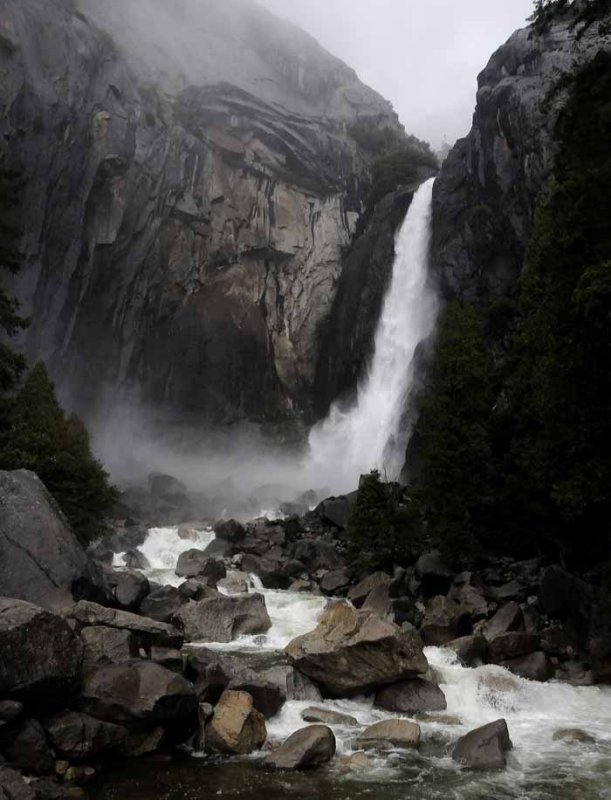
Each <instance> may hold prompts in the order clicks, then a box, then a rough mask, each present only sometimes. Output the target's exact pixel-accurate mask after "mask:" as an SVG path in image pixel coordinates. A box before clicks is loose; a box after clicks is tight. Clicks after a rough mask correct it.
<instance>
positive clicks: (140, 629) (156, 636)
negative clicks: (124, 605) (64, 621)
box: [70, 600, 183, 647]
mask: <svg viewBox="0 0 611 800" xmlns="http://www.w3.org/2000/svg"><path fill="white" fill-rule="evenodd" d="M70 616H71V617H72V618H73V619H75V620H76V621H77V622H78V623H79V624H80V625H83V626H86V627H92V626H96V625H103V626H105V627H109V628H117V629H118V630H127V631H131V632H132V633H133V634H134V635H136V636H137V637H138V638H139V640H140V641H141V642H143V643H146V644H147V645H148V646H153V645H155V646H157V647H181V646H182V642H183V637H182V635H181V633H180V632H179V631H178V630H176V628H174V627H173V626H172V625H168V624H167V623H165V622H159V621H158V620H154V619H148V618H147V617H141V616H139V615H138V614H132V613H131V612H129V611H119V610H117V609H115V608H105V607H104V606H100V605H97V603H91V602H89V601H86V600H81V601H80V602H78V603H77V604H76V605H75V606H74V608H73V609H72V611H71V614H70Z"/></svg>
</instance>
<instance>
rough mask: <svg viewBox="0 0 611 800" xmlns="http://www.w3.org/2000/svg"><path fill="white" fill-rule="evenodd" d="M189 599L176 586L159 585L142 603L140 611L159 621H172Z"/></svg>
mask: <svg viewBox="0 0 611 800" xmlns="http://www.w3.org/2000/svg"><path fill="white" fill-rule="evenodd" d="M186 602H187V599H186V598H185V597H184V596H183V595H181V593H180V592H179V591H178V589H176V588H175V587H174V586H159V587H157V588H156V589H153V591H152V592H151V593H150V594H148V595H147V596H146V597H145V598H144V599H143V601H142V602H141V603H140V608H139V612H140V614H142V615H143V616H145V617H148V618H149V619H156V620H157V621H158V622H170V620H171V619H172V617H173V616H174V614H176V612H177V611H178V610H179V609H180V608H181V607H182V606H184V604H185V603H186Z"/></svg>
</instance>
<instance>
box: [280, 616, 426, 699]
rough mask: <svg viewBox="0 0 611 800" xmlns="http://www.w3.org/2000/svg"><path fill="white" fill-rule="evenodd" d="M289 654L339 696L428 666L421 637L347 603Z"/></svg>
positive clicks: (414, 673) (411, 675)
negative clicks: (405, 631)
mask: <svg viewBox="0 0 611 800" xmlns="http://www.w3.org/2000/svg"><path fill="white" fill-rule="evenodd" d="M286 653H287V655H288V657H289V659H290V661H291V663H292V664H293V666H294V667H295V668H296V669H297V670H299V671H300V672H303V673H304V674H305V675H307V676H308V677H310V678H312V680H314V681H315V682H316V683H317V684H318V685H319V686H321V687H323V689H324V691H325V692H327V693H328V694H329V695H331V696H335V697H344V696H350V695H354V694H362V693H365V692H368V691H371V690H372V689H376V688H377V687H379V686H383V685H385V684H389V683H396V682H397V681H400V680H403V679H408V678H414V677H416V676H417V675H419V674H420V673H422V672H426V669H427V667H428V664H427V661H426V658H425V657H424V653H423V652H422V645H421V642H420V639H419V637H418V636H416V635H413V634H411V635H410V634H407V633H404V632H403V631H402V630H401V628H399V627H398V626H397V625H394V624H393V623H391V622H386V621H384V620H381V619H380V618H379V617H377V616H375V615H374V614H372V613H370V612H368V611H362V610H361V611H358V610H356V609H355V608H353V607H352V606H350V605H346V604H337V605H335V606H333V607H332V608H330V609H329V610H327V611H326V612H325V613H324V614H323V616H322V618H321V620H320V622H319V624H318V627H317V628H316V629H315V630H313V631H312V632H310V633H307V634H305V635H304V636H299V637H298V638H297V639H294V640H293V641H292V642H290V643H289V645H288V646H287V648H286Z"/></svg>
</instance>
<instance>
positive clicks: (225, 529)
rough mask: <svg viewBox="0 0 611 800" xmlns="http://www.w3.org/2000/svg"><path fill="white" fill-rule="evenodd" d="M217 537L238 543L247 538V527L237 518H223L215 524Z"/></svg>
mask: <svg viewBox="0 0 611 800" xmlns="http://www.w3.org/2000/svg"><path fill="white" fill-rule="evenodd" d="M214 532H215V534H216V537H217V539H222V540H223V541H225V542H231V544H237V543H238V542H241V541H242V540H243V539H245V538H246V529H245V528H244V526H243V525H242V524H241V523H239V522H237V521H236V520H235V519H228V520H221V521H220V522H217V523H216V524H215V526H214Z"/></svg>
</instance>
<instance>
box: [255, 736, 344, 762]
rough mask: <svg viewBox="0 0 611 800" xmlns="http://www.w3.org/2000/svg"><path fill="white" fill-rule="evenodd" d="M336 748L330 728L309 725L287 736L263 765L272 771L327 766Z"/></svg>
mask: <svg viewBox="0 0 611 800" xmlns="http://www.w3.org/2000/svg"><path fill="white" fill-rule="evenodd" d="M336 747H337V744H336V741H335V736H334V735H333V731H332V730H331V728H329V727H327V726H326V725H310V726H308V727H307V728H302V729H301V730H298V731H295V733H293V734H292V735H291V736H289V738H288V739H286V741H284V742H283V744H281V745H280V747H278V748H277V749H276V750H274V751H273V752H271V753H270V754H269V755H268V756H267V758H266V759H265V764H266V766H268V767H271V768H272V769H286V770H289V769H292V770H293V769H294V770H298V769H314V768H315V767H320V766H322V765H323V764H328V763H329V761H331V759H332V758H333V756H334V755H335V750H336Z"/></svg>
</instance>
